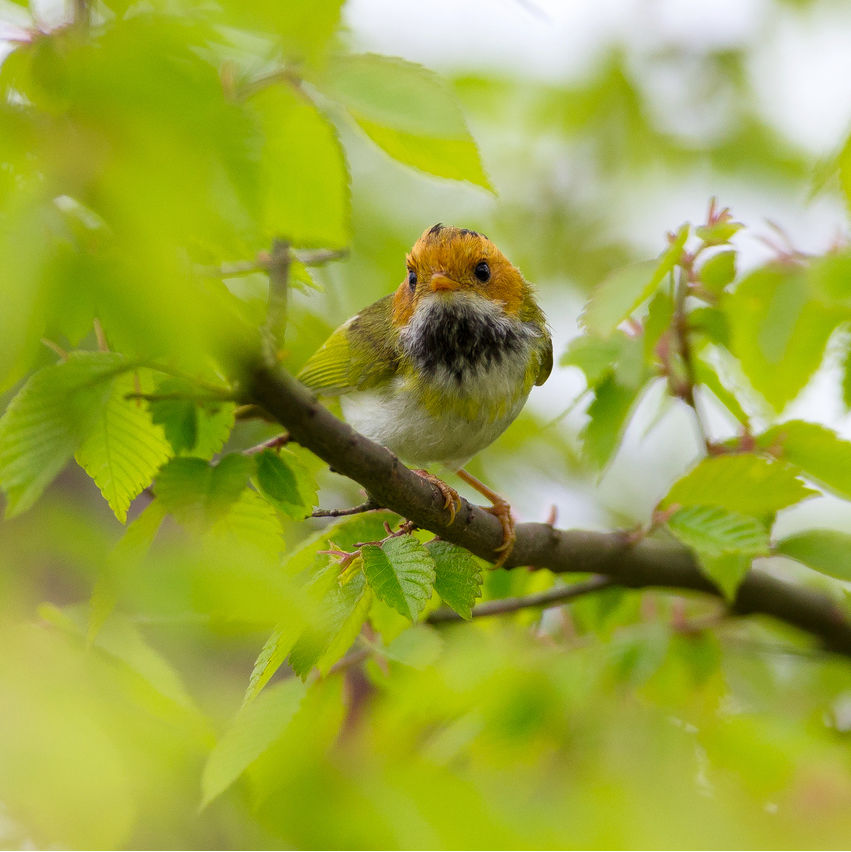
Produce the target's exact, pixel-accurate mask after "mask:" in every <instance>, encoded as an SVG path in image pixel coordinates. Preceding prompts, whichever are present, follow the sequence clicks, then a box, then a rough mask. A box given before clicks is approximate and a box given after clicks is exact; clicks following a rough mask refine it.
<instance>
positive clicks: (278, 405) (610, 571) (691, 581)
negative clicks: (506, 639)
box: [243, 362, 851, 657]
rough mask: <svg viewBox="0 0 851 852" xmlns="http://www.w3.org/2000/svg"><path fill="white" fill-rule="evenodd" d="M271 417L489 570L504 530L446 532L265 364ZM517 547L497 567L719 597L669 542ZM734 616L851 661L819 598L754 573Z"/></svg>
mask: <svg viewBox="0 0 851 852" xmlns="http://www.w3.org/2000/svg"><path fill="white" fill-rule="evenodd" d="M243 401H244V402H246V403H255V404H258V405H260V406H262V407H263V408H264V409H265V410H266V411H268V412H269V413H270V414H272V415H273V416H274V417H275V418H276V419H277V420H278V421H279V422H280V423H281V424H282V425H283V426H284V427H286V429H287V430H288V431H289V433H290V437H291V440H293V441H295V442H296V443H299V444H301V445H302V446H304V447H306V448H307V449H308V450H310V451H311V452H313V453H315V454H316V455H317V456H319V457H320V458H321V459H323V460H324V461H325V462H327V463H328V464H329V465H330V466H331V467H332V468H333V469H334V470H335V471H336V472H338V473H340V474H342V475H344V476H348V477H349V478H350V479H353V480H355V481H356V482H358V483H360V484H361V485H362V486H363V487H364V488H365V489H366V490H367V493H368V494H369V495H370V496H371V497H372V498H373V499H374V500H375V501H376V502H377V503H378V504H379V505H381V506H385V507H386V508H388V509H391V510H393V511H394V512H397V513H398V514H399V515H402V517H404V518H408V519H410V520H411V521H414V522H415V523H416V524H417V526H419V527H422V528H424V529H428V530H431V531H432V532H434V533H436V534H437V535H439V536H440V537H441V538H443V539H445V540H447V541H451V542H453V543H455V544H459V545H461V546H462V547H465V548H467V549H468V550H469V551H471V552H472V553H475V554H476V555H477V556H481V557H483V558H484V559H488V560H491V561H494V560H495V559H496V558H498V556H499V554H498V552H497V551H496V548H497V547H499V546H500V544H501V543H502V526H501V524H500V522H499V520H498V519H497V518H496V517H495V516H494V515H492V514H491V513H490V512H487V511H485V510H484V509H482V508H480V507H478V506H474V505H472V504H471V503H469V502H467V501H466V500H464V499H463V498H462V505H461V508H460V509H459V510H458V512H457V514H456V516H455V519H454V521H453V522H452V523H450V521H449V512H448V511H447V510H446V509H445V508H444V505H443V504H444V498H443V495H442V494H441V493H440V492H439V491H438V490H437V488H436V487H435V486H433V485H432V484H431V483H429V482H428V481H427V480H425V479H423V478H422V477H421V476H419V475H417V474H416V473H414V472H413V471H411V470H409V469H408V468H407V467H405V466H404V465H403V464H402V463H401V462H400V461H399V459H397V458H396V456H395V455H393V453H391V452H390V451H389V450H387V449H385V448H384V447H381V446H379V445H378V444H375V443H373V442H372V441H370V440H368V439H367V438H365V437H363V435H360V434H359V433H357V432H355V431H354V429H352V428H351V427H350V426H349V425H348V424H346V423H344V422H342V421H341V420H339V419H337V418H336V417H334V415H333V414H331V412H329V411H328V410H327V409H325V408H323V407H322V406H321V405H320V404H319V403H318V402H317V401H316V400H315V399H314V398H313V397H312V396H311V395H310V393H309V392H308V391H307V389H306V388H304V387H303V386H302V385H300V384H299V383H298V382H297V381H296V380H295V379H294V378H293V377H292V376H290V375H288V374H287V373H286V372H284V371H283V370H278V369H274V368H269V367H267V366H266V365H265V364H264V363H263V362H257V363H255V364H253V365H249V366H248V368H247V372H246V377H245V387H244V398H243ZM516 533H517V541H516V542H515V544H514V549H513V550H512V552H511V554H510V555H509V557H508V559H507V560H506V562H505V565H504V567H506V568H511V567H516V566H520V565H528V566H533V567H535V568H548V569H549V570H551V571H554V572H559V573H570V572H576V573H584V574H602V575H604V576H606V577H609V578H610V579H611V580H612V582H614V583H616V584H618V585H621V586H626V587H629V588H644V587H658V588H668V589H686V590H691V591H697V592H703V593H706V594H710V595H715V596H716V597H723V595H722V593H721V591H720V590H719V589H718V587H717V586H716V585H715V584H714V583H713V582H712V581H711V580H710V579H709V578H708V577H706V576H705V575H704V574H703V573H702V572H701V571H700V569H699V567H698V564H697V562H696V560H695V558H694V556H693V555H692V553H691V551H689V550H687V549H686V548H685V547H683V546H682V545H680V544H678V543H676V542H673V541H662V540H656V539H644V540H642V541H638V542H633V541H631V540H630V538H629V537H628V536H627V535H625V534H624V533H618V532H614V533H599V532H589V531H583V530H559V529H556V528H555V527H552V526H550V525H548V524H541V523H526V524H518V525H517V528H516ZM730 609H731V611H732V612H734V613H736V614H739V615H751V614H764V615H769V616H772V617H773V618H776V619H778V620H780V621H783V622H785V623H787V624H790V625H792V626H794V627H797V628H799V629H800V630H803V631H806V632H807V633H810V634H812V635H813V636H815V637H816V638H818V639H819V640H820V641H821V643H822V645H823V646H824V647H825V648H826V649H828V650H831V651H835V652H837V653H841V654H845V655H846V656H850V657H851V622H849V621H848V619H847V618H846V617H845V616H844V615H843V613H842V611H841V610H840V609H839V607H838V606H836V605H835V604H834V602H833V601H832V600H831V599H830V598H829V597H828V596H827V595H824V594H821V593H819V592H814V591H811V590H809V589H804V588H800V587H798V586H795V585H792V584H790V583H787V582H784V581H782V580H778V579H776V578H774V577H771V576H769V575H768V574H766V573H764V572H762V571H759V570H752V571H751V572H750V573H749V574H748V575H747V577H746V578H745V580H744V582H743V583H742V585H741V586H740V587H739V591H738V594H737V595H736V599H735V601H734V602H733V603H732V605H731V606H730Z"/></svg>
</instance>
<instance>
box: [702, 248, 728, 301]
mask: <svg viewBox="0 0 851 852" xmlns="http://www.w3.org/2000/svg"><path fill="white" fill-rule="evenodd" d="M699 275H700V283H701V284H702V285H703V286H704V287H705V288H706V289H707V290H709V292H710V293H720V292H721V291H722V290H723V289H724V288H725V287H726V286H727V285H728V284H731V283H732V281H733V279H734V278H735V277H736V252H735V251H721V252H718V254H714V255H712V257H710V258H709V260H707V261H706V262H705V263H704V264H703V265H702V266H701V267H700V272H699Z"/></svg>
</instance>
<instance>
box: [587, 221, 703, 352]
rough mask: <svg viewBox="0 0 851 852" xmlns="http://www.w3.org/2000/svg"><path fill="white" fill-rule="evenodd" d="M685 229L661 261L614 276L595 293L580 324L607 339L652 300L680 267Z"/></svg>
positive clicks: (605, 281)
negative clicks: (634, 312)
mask: <svg viewBox="0 0 851 852" xmlns="http://www.w3.org/2000/svg"><path fill="white" fill-rule="evenodd" d="M689 230H690V229H689V226H688V225H683V226H682V228H680V230H679V232H678V233H677V236H676V238H675V239H674V241H673V242H672V243H671V245H670V246H669V247H668V248H667V249H666V250H665V251H664V252H663V253H662V255H661V256H660V257H659V259H658V260H651V261H644V262H642V263H636V264H633V265H632V266H625V267H623V268H621V269H617V270H615V271H614V272H612V273H611V274H610V275H609V276H608V278H606V279H605V280H604V281H602V282H601V283H600V284H599V285H597V287H596V288H595V289H594V292H593V293H592V294H591V298H590V299H589V301H588V304H587V305H586V306H585V310H584V311H583V313H582V317H581V321H582V324H583V325H584V326H585V328H586V329H587V330H588V331H589V332H591V333H592V334H597V335H599V336H600V337H607V336H608V335H610V334H611V333H612V332H613V331H614V330H615V328H616V327H617V326H618V324H619V323H621V322H622V321H623V320H625V319H626V318H627V317H628V316H629V315H630V314H631V313H632V312H633V311H634V310H635V309H636V308H637V307H638V306H639V305H640V304H641V303H642V302H643V301H644V300H645V299H647V298H648V297H649V296H651V295H652V294H653V292H654V290H656V288H657V287H658V286H659V285H660V284H661V283H662V282H663V281H664V280H665V276H666V275H668V273H669V272H671V270H672V269H673V268H674V267H675V266H676V265H677V263H678V261H679V259H680V257H681V255H682V251H683V246H684V245H685V242H686V240H687V239H688V235H689Z"/></svg>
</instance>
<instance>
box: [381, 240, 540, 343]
mask: <svg viewBox="0 0 851 852" xmlns="http://www.w3.org/2000/svg"><path fill="white" fill-rule="evenodd" d="M406 267H407V270H406V277H405V280H404V281H403V282H402V283H401V284H400V285H399V288H398V289H397V290H396V292H395V294H394V296H393V322H394V323H395V324H396V325H397V326H399V327H400V326H404V325H406V324H407V323H408V322H409V321H410V319H411V317H412V316H413V314H414V311H415V310H416V309H417V306H418V305H419V304H420V303H421V302H423V300H427V299H428V300H431V299H441V300H447V301H450V300H453V299H456V298H458V297H461V298H465V299H466V298H470V297H473V298H475V297H478V298H482V299H487V300H489V301H491V302H492V303H495V304H496V305H499V306H500V307H501V308H502V310H503V311H504V312H505V313H506V314H507V315H508V316H512V317H514V316H517V314H518V313H519V311H520V308H521V306H522V304H523V300H524V298H525V297H526V295H527V293H528V285H527V284H526V282H525V281H524V280H523V276H522V275H521V274H520V271H519V270H518V269H517V268H516V267H515V266H512V264H511V263H510V262H509V261H508V259H507V258H506V257H505V255H504V254H503V253H502V252H501V251H500V250H499V249H498V248H497V247H496V246H495V245H494V244H493V243H492V242H491V241H490V240H489V239H488V238H487V237H486V236H485V235H484V234H479V233H477V232H476V231H470V230H468V229H467V228H453V227H448V226H444V225H440V224H438V225H434V226H433V227H431V228H429V229H427V230H426V231H424V232H423V234H422V236H421V237H420V238H419V239H418V240H417V241H416V243H415V244H414V247H413V248H412V249H411V251H410V253H409V254H408V256H407V259H406Z"/></svg>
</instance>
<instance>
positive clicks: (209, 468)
mask: <svg viewBox="0 0 851 852" xmlns="http://www.w3.org/2000/svg"><path fill="white" fill-rule="evenodd" d="M253 467H254V464H253V460H252V459H250V458H249V457H248V456H243V455H240V454H239V453H229V454H228V455H226V456H224V457H223V458H222V459H221V460H220V461H219V462H218V464H215V465H211V464H209V463H208V462H206V461H205V460H204V459H197V458H190V457H183V458H176V459H172V460H171V461H170V462H169V463H168V464H167V465H166V466H165V467H164V468H163V469H162V470H161V471H160V473H159V476H157V480H156V483H155V486H154V490H155V492H156V495H157V497H158V498H159V499H160V500H162V502H163V505H164V506H165V507H166V508H167V509H168V510H169V512H172V513H173V514H174V515H175V516H176V517H177V518H178V520H180V521H181V522H183V523H188V524H198V523H201V524H205V523H211V522H213V521H215V520H217V519H219V518H221V517H222V516H223V515H224V514H225V513H226V512H227V511H228V509H230V507H231V506H232V505H233V504H234V503H235V502H236V500H237V499H238V497H239V495H240V494H241V493H242V492H243V490H244V489H245V487H246V486H247V484H248V477H249V475H250V474H251V473H252V471H253Z"/></svg>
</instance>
